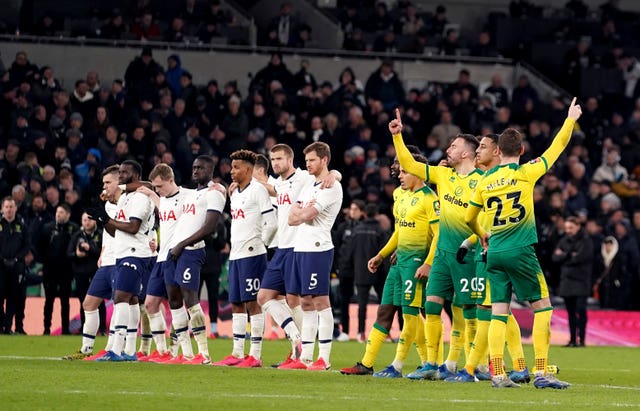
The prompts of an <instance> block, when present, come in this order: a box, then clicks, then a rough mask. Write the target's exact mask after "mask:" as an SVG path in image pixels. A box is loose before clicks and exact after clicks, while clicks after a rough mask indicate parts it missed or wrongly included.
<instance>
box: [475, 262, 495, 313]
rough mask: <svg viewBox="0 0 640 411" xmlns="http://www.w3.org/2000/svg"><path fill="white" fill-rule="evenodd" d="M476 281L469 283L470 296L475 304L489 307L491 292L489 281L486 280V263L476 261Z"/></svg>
mask: <svg viewBox="0 0 640 411" xmlns="http://www.w3.org/2000/svg"><path fill="white" fill-rule="evenodd" d="M475 265H476V279H475V281H473V282H472V283H471V289H472V291H471V296H472V297H474V298H475V299H476V304H480V305H491V292H490V290H489V279H488V278H487V263H485V262H484V261H476V262H475Z"/></svg>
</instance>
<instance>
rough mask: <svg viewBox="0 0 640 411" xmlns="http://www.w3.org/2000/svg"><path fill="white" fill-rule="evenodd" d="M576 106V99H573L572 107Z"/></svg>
mask: <svg viewBox="0 0 640 411" xmlns="http://www.w3.org/2000/svg"><path fill="white" fill-rule="evenodd" d="M575 105H576V97H574V98H573V100H571V107H573V106H575Z"/></svg>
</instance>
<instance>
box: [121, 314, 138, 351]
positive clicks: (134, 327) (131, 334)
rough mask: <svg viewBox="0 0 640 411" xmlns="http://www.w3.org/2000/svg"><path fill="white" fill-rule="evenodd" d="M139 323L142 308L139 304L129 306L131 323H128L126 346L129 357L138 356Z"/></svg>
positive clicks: (125, 349)
mask: <svg viewBox="0 0 640 411" xmlns="http://www.w3.org/2000/svg"><path fill="white" fill-rule="evenodd" d="M139 322H140V306H139V305H138V304H133V305H129V321H128V322H127V340H126V344H125V346H124V353H125V354H127V355H136V347H137V342H138V323H139Z"/></svg>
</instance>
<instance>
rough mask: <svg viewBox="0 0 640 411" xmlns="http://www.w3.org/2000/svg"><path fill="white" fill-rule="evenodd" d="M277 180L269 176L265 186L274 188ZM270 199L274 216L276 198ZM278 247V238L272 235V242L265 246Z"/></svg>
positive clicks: (276, 207) (276, 205)
mask: <svg viewBox="0 0 640 411" xmlns="http://www.w3.org/2000/svg"><path fill="white" fill-rule="evenodd" d="M277 181H278V180H277V179H275V178H273V177H272V176H269V179H268V180H267V184H269V185H270V186H272V187H275V186H276V182H277ZM270 198H271V205H272V206H273V210H274V211H275V212H276V215H277V214H278V197H270ZM276 247H278V236H277V235H274V236H273V240H271V242H270V243H269V244H268V245H267V248H276Z"/></svg>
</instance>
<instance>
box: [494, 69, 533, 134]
mask: <svg viewBox="0 0 640 411" xmlns="http://www.w3.org/2000/svg"><path fill="white" fill-rule="evenodd" d="M527 100H531V101H533V102H534V103H536V102H537V101H538V92H537V91H536V89H535V88H533V86H532V85H531V84H530V83H529V77H528V76H527V75H525V74H523V75H521V76H520V77H518V84H517V85H516V86H515V87H514V88H513V93H512V95H511V104H512V106H513V108H514V110H516V109H519V110H523V109H524V106H525V105H526V103H527ZM497 131H498V130H497Z"/></svg>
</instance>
